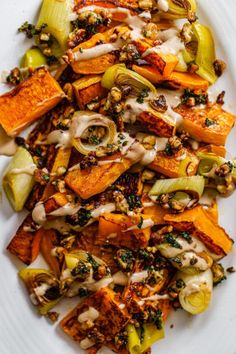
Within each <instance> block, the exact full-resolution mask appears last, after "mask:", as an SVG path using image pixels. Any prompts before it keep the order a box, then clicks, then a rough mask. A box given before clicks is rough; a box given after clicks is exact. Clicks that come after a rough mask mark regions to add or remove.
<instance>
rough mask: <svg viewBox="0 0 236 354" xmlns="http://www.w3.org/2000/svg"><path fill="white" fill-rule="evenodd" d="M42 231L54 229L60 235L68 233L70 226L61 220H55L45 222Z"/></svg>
mask: <svg viewBox="0 0 236 354" xmlns="http://www.w3.org/2000/svg"><path fill="white" fill-rule="evenodd" d="M43 227H44V229H46V230H49V229H54V230H57V231H59V232H60V233H65V232H69V231H70V229H71V228H70V225H69V224H67V223H66V222H65V220H63V219H62V218H60V219H55V220H47V221H46V222H45V223H44V224H43Z"/></svg>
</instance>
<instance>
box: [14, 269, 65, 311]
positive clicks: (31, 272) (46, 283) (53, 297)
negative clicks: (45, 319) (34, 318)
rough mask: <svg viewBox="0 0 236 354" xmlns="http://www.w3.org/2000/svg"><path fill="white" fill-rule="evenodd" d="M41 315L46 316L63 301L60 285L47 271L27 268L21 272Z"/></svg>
mask: <svg viewBox="0 0 236 354" xmlns="http://www.w3.org/2000/svg"><path fill="white" fill-rule="evenodd" d="M18 274H19V276H20V278H21V279H22V280H23V281H24V283H25V285H26V287H27V290H28V292H29V294H30V299H31V301H32V303H33V304H34V305H35V306H37V308H38V311H39V313H40V315H46V314H47V313H48V311H50V310H51V309H52V308H53V307H54V306H55V305H56V304H57V303H58V302H59V301H60V299H61V297H62V295H61V293H60V284H59V281H58V279H57V278H56V277H55V275H54V274H53V273H52V272H51V271H48V270H45V269H34V268H25V269H22V270H20V271H19V273H18Z"/></svg>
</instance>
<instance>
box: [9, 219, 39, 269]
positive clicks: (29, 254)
mask: <svg viewBox="0 0 236 354" xmlns="http://www.w3.org/2000/svg"><path fill="white" fill-rule="evenodd" d="M32 222H33V220H32V218H31V216H30V215H29V216H27V217H26V219H25V220H24V221H23V223H22V225H21V226H20V227H19V228H18V230H17V232H16V235H15V236H14V237H13V239H12V240H11V242H10V243H9V245H8V246H7V250H8V251H9V252H10V253H11V254H13V255H14V256H16V257H17V258H19V259H20V260H21V261H22V262H23V263H25V264H27V265H29V264H31V263H32V262H33V261H34V260H35V259H36V258H37V256H38V254H39V250H40V242H41V239H42V236H43V234H42V232H41V231H40V230H39V231H33V230H32V231H31V225H32Z"/></svg>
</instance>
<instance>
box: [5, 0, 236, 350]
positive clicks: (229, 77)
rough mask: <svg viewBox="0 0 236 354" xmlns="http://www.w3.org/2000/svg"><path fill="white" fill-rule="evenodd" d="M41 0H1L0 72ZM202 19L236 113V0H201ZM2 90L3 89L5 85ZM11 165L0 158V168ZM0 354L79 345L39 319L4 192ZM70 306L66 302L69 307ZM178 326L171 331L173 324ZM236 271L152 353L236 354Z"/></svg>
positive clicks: (228, 222) (234, 258)
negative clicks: (13, 251)
mask: <svg viewBox="0 0 236 354" xmlns="http://www.w3.org/2000/svg"><path fill="white" fill-rule="evenodd" d="M40 3H41V1H40V0H30V1H29V0H20V1H19V0H7V1H3V0H1V4H0V38H1V52H0V70H1V71H2V70H3V69H9V68H12V67H14V66H15V65H17V63H18V60H19V59H20V57H21V55H22V54H23V52H24V49H26V48H27V47H28V46H29V43H28V41H26V40H24V36H23V35H17V34H16V30H17V28H18V27H19V26H20V25H21V24H22V23H23V22H24V21H26V20H28V21H29V22H33V21H34V18H35V16H36V14H37V10H38V8H39V5H40ZM198 4H199V11H198V13H199V15H200V20H202V22H205V23H207V24H209V25H210V26H211V28H212V29H213V30H214V32H215V37H216V43H217V51H218V57H220V58H223V59H224V60H225V61H226V62H227V63H228V69H227V72H226V74H225V75H224V78H222V79H220V80H219V82H218V84H217V87H216V91H217V90H218V92H219V91H221V90H223V89H226V92H227V96H226V98H227V99H226V100H227V106H228V107H229V108H230V110H231V111H232V112H235V113H236V81H235V80H236V64H235V63H236V52H235V49H236V20H235V14H236V2H235V0H227V1H225V0H207V1H206V0H198ZM0 90H2V91H3V90H4V87H3V86H1V88H0ZM235 135H236V129H234V130H233V131H232V133H231V135H230V137H229V139H228V144H227V147H228V150H229V151H230V153H231V154H232V156H236V139H235ZM6 164H7V158H1V160H0V171H2V170H3V167H4V166H5V165H6ZM0 209H1V213H0V225H1V237H0V252H1V256H0V289H1V290H0V354H65V353H66V354H76V353H82V351H80V349H79V347H78V345H77V344H76V343H73V342H72V341H71V340H70V339H69V338H67V336H65V335H64V334H63V333H62V332H61V331H60V329H59V328H58V326H57V325H50V324H49V323H48V322H47V320H46V319H44V318H39V317H38V316H37V315H36V314H35V311H34V309H33V308H32V306H31V305H30V304H29V301H28V299H27V296H26V292H25V290H24V288H23V286H22V284H21V283H20V282H19V280H18V277H17V269H19V268H20V267H22V266H23V265H22V264H21V263H20V262H18V261H16V260H15V259H14V258H13V257H10V256H9V254H7V253H6V251H5V248H6V246H7V244H8V243H9V240H10V239H11V237H12V235H13V234H14V232H15V230H16V228H17V227H18V226H19V225H20V223H21V221H22V220H23V217H24V215H23V214H18V215H17V214H14V213H13V211H12V209H11V208H10V206H9V204H8V202H7V200H6V198H5V196H4V195H3V197H2V201H1V203H0ZM235 209H236V194H235V195H233V196H232V197H231V198H229V199H227V200H222V201H221V202H220V222H221V224H222V225H223V226H224V227H225V228H226V230H227V231H228V232H229V233H230V235H232V236H234V234H235V233H236V217H235ZM223 263H224V264H225V265H226V267H228V266H236V255H235V250H234V251H233V252H232V253H231V254H230V255H229V256H228V257H227V258H226V259H225V260H224V262H223ZM69 307H71V304H70V305H68V308H67V310H69ZM171 324H174V328H173V329H170V325H171ZM235 336H236V274H232V275H229V276H228V280H227V281H226V282H224V284H222V285H219V286H218V287H217V288H216V289H215V291H214V299H213V303H212V305H211V307H210V309H209V310H208V311H207V312H206V313H204V314H202V315H199V316H197V317H191V316H188V315H186V314H184V313H183V312H181V311H178V312H177V313H174V314H173V315H171V317H170V318H169V320H168V321H167V323H166V338H165V339H164V340H162V341H161V342H159V343H158V344H157V345H156V346H155V347H154V349H153V353H154V354H157V353H158V354H170V353H175V354H190V353H191V354H199V353H201V354H236V338H235Z"/></svg>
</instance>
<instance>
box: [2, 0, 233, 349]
mask: <svg viewBox="0 0 236 354" xmlns="http://www.w3.org/2000/svg"><path fill="white" fill-rule="evenodd" d="M75 3H76V4H75V7H74V8H73V9H72V8H71V1H69V0H60V1H59V0H44V1H43V4H42V8H41V11H40V15H39V20H38V23H37V24H36V25H33V24H29V23H27V22H26V23H24V24H23V25H22V26H21V27H20V29H19V32H21V33H23V34H25V35H26V36H27V37H28V38H31V39H32V48H30V49H29V50H28V51H27V52H26V53H25V54H24V56H23V58H22V61H21V67H20V68H15V69H13V70H12V71H11V72H10V73H9V75H8V76H7V78H6V81H7V83H8V84H11V85H14V86H15V87H14V88H13V89H12V90H11V91H10V92H8V93H6V94H4V95H2V96H0V124H1V126H2V128H3V129H4V131H5V132H6V134H7V135H8V136H9V137H11V138H12V139H13V140H12V141H11V147H12V148H13V153H14V152H15V154H14V156H13V157H12V159H11V161H10V163H9V166H8V167H7V169H6V171H5V173H4V177H3V187H4V190H5V193H6V195H7V197H8V199H9V201H10V203H11V205H12V207H13V209H14V210H15V211H21V210H22V209H23V208H26V209H27V210H28V216H27V217H26V219H25V220H24V222H23V224H22V225H21V226H20V227H19V228H18V230H17V232H16V234H15V236H14V237H13V238H12V240H11V242H10V243H9V245H8V247H7V249H8V251H9V252H10V253H11V254H13V255H15V256H16V257H18V258H19V259H20V260H21V261H22V262H23V263H24V264H25V265H27V266H30V267H26V268H23V269H21V270H20V271H19V276H20V278H21V279H22V280H23V282H24V283H25V285H26V287H27V289H28V292H29V296H30V299H31V301H32V303H33V304H34V305H35V306H36V307H37V309H38V311H39V313H40V314H41V315H44V316H47V317H49V318H50V319H52V320H53V321H56V320H57V319H58V316H59V315H60V314H59V313H58V312H57V310H56V309H54V307H55V306H56V305H57V304H58V303H59V302H60V301H62V300H63V299H66V298H70V297H77V298H78V305H77V306H76V308H74V309H73V310H72V311H71V312H70V313H69V314H67V316H66V317H64V318H62V319H61V318H60V326H61V329H62V330H63V331H64V332H65V333H67V334H68V335H69V336H70V337H71V338H72V339H74V340H75V341H78V343H79V345H80V347H81V348H82V349H85V350H87V352H88V353H90V354H95V353H97V352H98V351H99V350H100V348H101V347H102V346H107V347H109V348H110V349H112V350H113V351H114V352H116V353H122V354H125V353H131V354H141V353H150V350H151V349H150V347H151V346H152V344H153V343H154V342H156V341H157V340H159V339H161V338H163V337H164V322H165V320H166V318H167V317H168V314H169V313H170V311H171V309H173V308H174V309H177V308H183V309H184V310H186V311H187V312H189V313H190V314H193V315H197V314H199V313H201V312H203V311H205V310H206V309H207V308H208V306H209V304H210V302H211V298H212V293H213V286H214V285H216V284H218V283H219V282H221V281H222V280H224V279H225V274H224V269H223V267H222V266H221V264H220V260H221V259H222V258H223V257H225V256H226V255H227V254H228V253H229V252H230V251H231V249H232V246H233V240H232V239H231V238H230V236H229V235H228V234H227V233H226V232H225V230H224V229H223V228H221V227H220V226H219V224H218V209H217V198H218V197H227V196H229V195H230V194H231V193H232V192H233V191H234V189H235V182H236V160H234V159H230V160H228V159H227V158H226V149H225V147H224V145H225V143H226V139H227V136H228V134H229V133H230V131H231V129H232V127H233V125H234V123H235V116H234V115H232V114H231V113H229V112H226V111H225V110H224V108H223V104H224V95H225V92H224V91H223V92H221V93H219V95H218V97H217V99H216V101H214V102H213V101H211V100H210V99H209V96H208V88H209V86H210V85H212V84H214V83H215V82H216V80H217V79H218V77H219V76H221V75H222V73H223V71H224V68H225V64H224V62H223V61H222V60H220V59H217V58H216V52H215V46H214V40H213V36H212V33H211V31H210V29H209V28H207V27H206V26H205V25H203V24H201V23H200V22H199V20H198V18H197V15H196V3H195V0H178V1H176V0H157V1H153V0H129V1H123V0H120V1H113V0H110V1H103V0H100V1H97V0H77V1H75ZM179 19H182V20H184V21H183V23H182V25H181V26H180V25H178V26H177V24H176V22H175V21H176V20H179ZM21 35H22V34H21ZM36 120H37V121H38V122H37V124H36V126H34V128H33V130H31V132H30V133H29V135H28V136H27V137H26V138H22V137H19V136H18V135H19V134H20V133H21V132H22V131H23V130H24V129H25V128H26V127H27V126H28V125H30V124H32V123H33V122H35V121H36ZM9 141H10V138H9V139H8V140H7V142H8V144H10V142H9ZM8 146H9V145H8ZM6 154H8V155H9V151H7V152H6ZM39 254H40V255H41V256H42V257H43V258H44V260H45V261H46V263H47V265H48V269H39V268H35V267H34V263H33V262H34V261H35V260H36V258H37V257H38V256H39Z"/></svg>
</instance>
